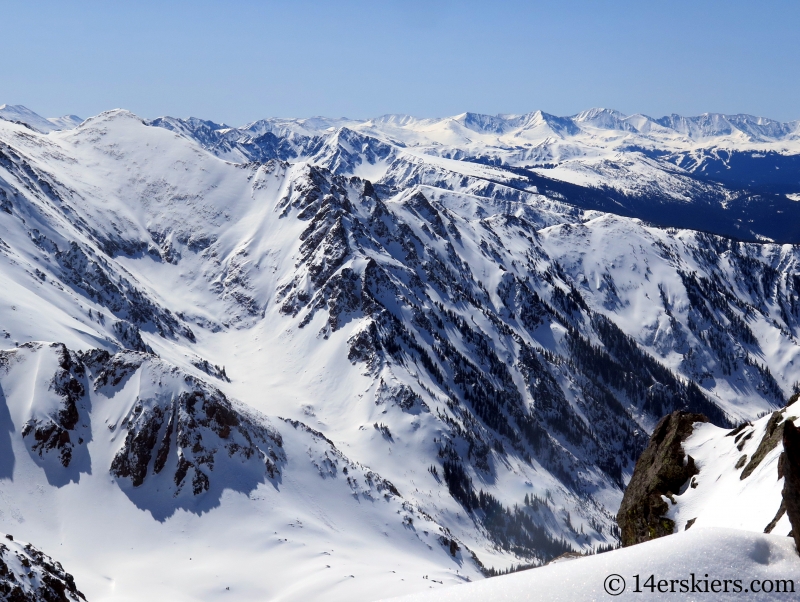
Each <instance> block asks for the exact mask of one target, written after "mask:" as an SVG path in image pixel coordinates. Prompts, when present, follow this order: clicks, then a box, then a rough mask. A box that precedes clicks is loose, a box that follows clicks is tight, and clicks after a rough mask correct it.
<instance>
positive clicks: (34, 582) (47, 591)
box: [0, 535, 86, 602]
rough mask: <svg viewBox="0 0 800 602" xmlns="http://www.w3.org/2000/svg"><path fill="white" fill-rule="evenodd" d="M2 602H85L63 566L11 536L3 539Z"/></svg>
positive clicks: (0, 556) (0, 538) (0, 566)
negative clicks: (3, 601)
mask: <svg viewBox="0 0 800 602" xmlns="http://www.w3.org/2000/svg"><path fill="white" fill-rule="evenodd" d="M0 599H2V600H5V601H6V602H81V601H83V602H85V601H86V598H85V597H84V595H83V594H82V593H81V592H80V591H78V589H77V587H76V585H75V579H74V578H73V576H72V575H70V574H69V573H67V572H66V571H65V570H64V568H63V567H62V566H61V564H60V563H59V562H57V561H55V560H53V559H52V558H50V556H48V555H47V554H44V553H43V552H41V551H39V550H37V549H36V548H34V547H33V546H32V545H31V544H22V543H20V542H17V541H15V540H14V537H13V536H11V535H0Z"/></svg>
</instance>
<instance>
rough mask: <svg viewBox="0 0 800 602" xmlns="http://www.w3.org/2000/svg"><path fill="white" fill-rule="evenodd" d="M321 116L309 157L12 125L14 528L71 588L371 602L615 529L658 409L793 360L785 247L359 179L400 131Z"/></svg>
mask: <svg viewBox="0 0 800 602" xmlns="http://www.w3.org/2000/svg"><path fill="white" fill-rule="evenodd" d="M465 119H466V118H465ZM470 119H471V118H470ZM586 119H590V117H587V118H586ZM386 121H387V123H388V122H392V119H388V118H387V120H386ZM397 121H403V120H397ZM462 121H463V120H462ZM500 121H502V120H500ZM203 123H205V125H204V126H203ZM203 123H200V122H192V123H191V124H188V125H191V126H192V128H193V129H192V131H199V128H201V126H202V127H206V128H207V133H208V135H209V136H216V135H217V134H214V132H217V130H215V129H213V127H212V125H209V123H208V122H203ZM326 123H327V122H326ZM337 123H338V122H330V123H329V124H328V125H327V126H326V127H334V126H336V124H337ZM459 123H461V122H458V121H454V122H453V126H452V127H453V128H455V129H456V130H457V128H458V127H465V126H461V125H458V124H459ZM465 123H467V124H468V125H469V124H472V121H470V120H469V119H466V121H465ZM492 123H493V122H491V121H486V123H484V125H482V126H481V127H482V128H484V129H489V128H491V127H494V128H495V129H497V128H500V129H502V127H505V126H503V124H502V123H500V122H497V123H494V125H492ZM570 123H573V125H574V126H575V127H578V126H576V125H575V122H573V121H570ZM180 124H182V125H183V126H186V127H188V125H187V123H186V122H180ZM159 125H165V124H164V123H160V124H159ZM173 125H174V123H173ZM322 125H324V123H318V122H317V121H311V122H303V123H301V124H292V123H289V122H286V123H284V124H283V125H281V127H283V128H284V130H281V138H278V136H277V134H275V133H273V132H271V130H268V129H267V127H266V126H265V125H263V124H262V125H255V124H254V125H253V126H252V128H253V131H254V136H256V137H257V136H268V135H272V136H274V139H272V142H275V144H276V145H278V147H280V148H283V149H288V150H286V152H287V153H289V152H290V151H291V152H294V149H296V148H299V146H295V144H297V145H300V144H306V143H309V142H308V140H311V139H312V138H313V136H312V137H309V136H308V132H310V131H312V130H314V129H315V128H321V127H322ZM301 126H302V127H301ZM276 127H277V126H276ZM337 127H338V126H337ZM393 127H394V126H393ZM397 127H400V126H397ZM419 127H423V126H422V125H419ZM424 127H427V126H424ZM470 127H477V126H475V125H470ZM547 127H552V128H562V129H563V130H564V131H569V130H570V126H569V125H568V124H567V123H566V122H563V123H562V122H558V121H552V123H551V124H550V125H548V126H547ZM259 128H261V129H260V130H259ZM334 129H335V128H334ZM454 131H455V130H454ZM337 132H338V133H337V134H336V137H335V138H331V139H330V140H328V141H323V142H324V143H321V144H320V145H319V146H318V147H317V148H316V150H314V152H315V153H322V154H324V155H325V156H326V157H329V161H330V166H328V167H325V166H322V165H320V164H319V163H318V162H317V161H314V160H307V158H305V157H306V156H305V154H299V153H298V154H295V155H294V156H292V157H290V156H288V155H287V156H286V157H285V158H288V159H292V160H291V161H284V160H283V159H276V158H271V159H269V158H267V157H262V158H263V159H267V160H265V161H263V162H262V161H261V160H260V159H259V160H258V161H255V162H246V163H243V162H241V160H242V159H243V157H238V158H237V156H234V154H235V152H238V150H237V149H239V148H240V147H239V146H237V145H236V144H232V145H231V146H230V149H232V150H230V152H231V153H233V154H231V155H230V156H229V158H230V159H235V161H228V160H224V159H222V158H220V156H218V155H220V154H222V153H221V152H217V151H214V152H209V150H208V147H209V142H208V141H202V140H198V139H195V138H194V137H192V136H188V135H187V133H186V132H185V131H179V130H178V128H177V126H175V127H172V128H168V127H155V126H154V125H153V124H148V123H147V122H145V121H143V120H142V119H140V118H138V117H137V116H135V115H132V114H131V113H128V112H126V111H110V112H107V113H104V114H101V115H99V116H96V117H93V118H91V119H88V120H86V121H85V122H83V123H81V124H80V125H79V126H78V127H76V128H74V129H70V130H64V131H53V132H50V133H49V134H43V133H38V132H36V131H33V130H31V129H30V128H28V127H26V126H24V125H21V124H18V123H13V122H10V121H0V209H2V211H0V241H2V242H0V275H1V276H2V282H3V286H2V287H0V316H2V329H3V330H2V333H0V336H2V337H3V338H0V344H2V348H3V349H4V350H5V351H4V354H3V358H5V359H4V365H3V368H2V370H0V372H1V373H0V387H1V390H2V397H1V398H0V485H1V488H0V511H2V515H0V529H5V530H6V531H8V532H12V533H14V534H15V535H19V536H20V537H21V538H23V539H25V540H29V541H32V542H34V543H36V545H40V546H41V547H42V548H43V549H47V550H53V551H54V553H55V550H57V551H58V554H57V556H58V560H60V561H61V562H63V563H65V565H67V566H69V567H70V570H72V571H73V572H74V574H75V575H76V579H77V580H78V581H79V583H80V584H81V587H82V588H83V589H82V591H84V593H86V594H87V597H88V598H90V599H141V598H146V597H154V598H165V599H167V598H168V599H186V600H197V599H208V598H212V597H215V596H216V595H229V594H230V595H233V594H235V596H236V597H238V598H239V599H253V598H258V597H263V598H277V597H282V598H284V599H313V598H314V597H317V596H320V595H322V593H323V592H324V593H325V595H326V596H327V597H328V598H329V599H348V600H353V599H363V600H369V599H375V598H377V597H380V596H385V595H390V594H391V595H395V594H402V593H406V592H413V591H416V590H418V589H420V588H424V587H426V586H427V585H428V584H429V583H428V582H425V581H423V580H422V576H423V575H428V576H431V577H435V578H436V579H437V580H438V581H442V582H444V583H456V582H458V581H461V580H465V579H472V580H474V579H478V578H480V577H481V576H482V574H484V573H485V572H489V570H488V569H491V568H494V569H497V570H500V569H507V568H509V567H510V566H512V565H517V564H520V563H526V564H540V563H542V562H544V561H547V560H549V559H551V558H553V557H554V556H557V555H559V554H561V553H562V552H565V551H568V550H580V551H591V550H599V549H605V548H608V547H612V546H614V545H616V543H617V534H616V525H615V522H614V518H613V517H614V514H615V513H616V510H617V508H618V506H619V502H620V499H621V495H622V487H623V484H624V482H625V481H626V480H627V478H628V477H629V476H630V473H631V471H632V468H633V463H634V462H635V460H636V458H637V457H638V454H639V453H640V451H641V450H642V448H643V446H644V445H645V443H646V441H647V434H648V432H649V431H650V430H651V429H652V428H653V426H654V425H655V423H656V421H657V420H658V419H659V418H660V417H661V416H662V415H664V414H665V413H669V412H671V411H672V410H674V409H678V408H688V409H691V410H693V411H700V412H704V413H706V414H707V415H709V416H710V417H711V418H712V420H713V421H714V422H716V423H717V424H720V425H726V424H727V425H729V426H733V424H734V423H737V422H739V421H741V420H750V419H753V418H755V416H756V415H757V414H759V413H761V412H764V411H772V410H774V409H777V408H778V407H781V406H782V405H784V404H785V402H786V396H787V395H788V394H789V393H790V391H791V390H792V385H793V384H794V383H795V382H796V381H797V380H800V377H798V373H797V371H796V370H795V368H794V365H795V359H796V357H797V355H798V352H800V347H799V346H798V343H797V340H796V336H797V332H798V326H800V325H799V323H798V320H800V280H798V278H797V276H796V273H797V262H798V259H800V249H798V248H797V247H795V246H792V245H776V244H748V243H740V242H736V241H732V240H730V239H725V238H722V237H719V236H714V235H711V234H704V233H698V232H695V231H688V230H674V229H660V228H657V227H654V226H651V225H647V224H645V223H643V222H641V221H639V220H636V219H631V218H628V217H620V216H617V215H613V214H611V213H603V212H598V211H588V210H583V209H581V208H580V207H576V204H574V203H570V201H571V200H574V198H572V197H569V198H568V196H567V195H566V194H565V192H569V191H570V190H574V189H567V188H561V189H559V190H560V191H561V192H559V191H558V190H555V189H554V188H552V186H550V184H548V186H550V187H549V188H548V187H544V186H543V187H542V188H541V189H537V190H535V191H533V190H520V188H519V187H516V186H517V184H516V183H515V182H517V183H518V181H517V180H515V178H516V176H515V174H514V173H513V172H510V171H508V170H505V171H502V170H498V169H497V168H496V167H493V166H490V165H484V164H480V163H474V162H466V161H459V160H456V159H453V158H447V157H441V156H432V155H425V156H422V155H417V156H416V157H415V158H413V161H412V160H411V159H409V160H408V161H407V162H406V163H403V164H400V163H397V162H394V163H392V167H391V169H389V168H387V172H386V173H387V174H391V178H393V180H392V182H393V183H392V184H391V185H390V184H388V183H387V182H388V180H386V179H384V183H383V184H379V185H373V183H372V182H371V181H370V180H369V179H365V178H362V177H359V176H353V175H349V174H348V173H347V169H350V168H345V167H343V166H345V165H356V164H358V166H361V168H364V169H366V166H367V165H368V166H370V169H372V168H373V167H375V166H376V165H379V164H381V162H382V161H384V162H388V161H390V160H391V157H392V156H393V153H397V152H399V151H397V149H398V148H402V147H401V146H399V145H397V144H394V143H390V142H380V144H376V145H374V146H370V147H369V148H364V147H359V146H357V141H358V137H357V136H355V134H354V133H353V132H355V130H353V129H348V131H345V130H342V129H341V128H339V130H337ZM303 137H306V138H307V140H306V138H303ZM265 140H266V138H265ZM304 140H305V141H304ZM332 140H335V141H336V143H335V144H333V143H331V144H327V142H331V141H332ZM237 144H238V143H237ZM309 144H310V143H309ZM315 144H316V143H315ZM281 145H283V146H281ZM381 145H384V146H381ZM309 148H310V147H309ZM226 152H227V151H226ZM281 152H283V151H281ZM309 152H310V151H309ZM403 152H405V151H403ZM303 153H306V150H304V151H303ZM320 156H322V155H320ZM359 161H360V163H359ZM454 164H458V168H459V169H460V170H461V172H458V171H456V170H453V169H451V167H452V165H454ZM525 177H528V176H525ZM553 181H554V180H553ZM553 181H550V182H553ZM67 358H68V359H67ZM301 525H302V526H301ZM108 533H114V536H113V537H109V536H108V535H107V534H108ZM287 540H288V541H287ZM121 542H123V543H121ZM62 544H63V545H62ZM190 559H191V560H190ZM264 566H274V567H277V568H276V569H275V571H265V570H264V568H263V567H264ZM328 566H330V568H328ZM393 571H394V572H393ZM142 575H145V576H146V577H144V578H143V577H142ZM351 575H352V576H351ZM227 587H230V588H231V589H230V590H227V589H226V588H227ZM237 592H238V593H237Z"/></svg>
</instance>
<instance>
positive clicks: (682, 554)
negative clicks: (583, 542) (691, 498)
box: [396, 528, 800, 602]
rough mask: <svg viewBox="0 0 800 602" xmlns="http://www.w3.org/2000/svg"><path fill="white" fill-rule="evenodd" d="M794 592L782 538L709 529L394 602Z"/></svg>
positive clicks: (795, 568)
mask: <svg viewBox="0 0 800 602" xmlns="http://www.w3.org/2000/svg"><path fill="white" fill-rule="evenodd" d="M637 575H638V576H639V581H638V584H639V585H638V591H637V580H636V576H637ZM651 576H652V577H653V579H652V580H650V577H651ZM623 580H624V585H623ZM433 585H434V586H435V585H436V584H433ZM623 587H624V589H623ZM799 590H800V562H798V559H797V551H796V550H795V549H794V543H793V542H792V540H791V539H790V538H788V537H779V536H777V535H763V534H756V533H748V532H746V531H738V530H734V529H721V528H714V529H693V530H692V531H688V532H686V533H680V534H677V535H673V536H671V537H665V538H661V539H656V540H653V541H650V542H647V543H642V544H639V545H637V546H634V547H631V548H623V549H621V550H614V551H612V552H608V553H606V554H600V555H597V556H589V557H586V558H577V559H573V560H566V561H563V562H555V563H553V564H551V565H548V566H545V567H542V568H537V569H532V570H529V571H523V572H521V573H515V574H512V575H504V576H502V577H495V578H493V579H488V580H486V581H483V582H481V583H471V584H468V585H459V586H457V587H448V588H441V589H439V588H436V589H435V591H431V592H425V593H419V594H414V595H411V596H406V597H403V598H397V599H396V600H397V602H400V601H403V602H427V601H433V600H436V601H437V602H483V601H484V600H507V601H508V602H539V601H542V602H562V601H563V602H583V601H587V602H588V601H594V600H607V599H615V600H641V599H645V600H664V599H668V600H733V599H735V600H790V599H794V598H795V597H796V596H797V594H796V593H794V594H793V593H791V592H797V591H799ZM610 594H611V595H610ZM612 596H613V597H612Z"/></svg>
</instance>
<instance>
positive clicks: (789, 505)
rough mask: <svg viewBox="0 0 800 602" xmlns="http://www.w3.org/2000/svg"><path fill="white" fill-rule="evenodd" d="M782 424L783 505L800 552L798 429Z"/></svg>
mask: <svg viewBox="0 0 800 602" xmlns="http://www.w3.org/2000/svg"><path fill="white" fill-rule="evenodd" d="M783 424H784V427H783V450H784V454H785V456H784V461H783V464H782V466H783V475H784V480H783V503H784V504H785V506H786V514H788V515H789V522H790V523H791V525H792V535H793V537H794V543H795V546H796V547H797V550H798V552H800V429H798V428H797V427H796V426H795V425H794V423H793V422H791V421H788V420H787V421H786V422H784V423H783Z"/></svg>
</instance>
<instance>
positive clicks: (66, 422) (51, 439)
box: [22, 343, 88, 467]
mask: <svg viewBox="0 0 800 602" xmlns="http://www.w3.org/2000/svg"><path fill="white" fill-rule="evenodd" d="M50 346H51V347H53V348H55V350H56V356H57V358H58V368H57V369H56V372H55V374H54V375H53V378H52V380H51V381H50V390H51V391H53V392H55V393H56V394H57V395H58V396H59V397H60V398H61V399H62V401H61V403H60V404H59V406H58V409H57V410H55V411H53V412H50V413H49V415H48V416H47V417H44V418H42V417H37V418H31V419H30V420H28V421H27V422H26V423H25V426H24V427H23V428H22V436H23V437H24V438H25V439H27V440H28V443H29V445H30V448H31V451H32V452H33V453H35V454H38V456H39V457H40V458H44V456H45V455H46V454H49V453H52V454H55V455H57V456H58V459H59V461H60V462H61V464H62V465H63V466H64V467H67V466H69V465H70V462H71V461H72V457H73V451H74V449H75V446H76V445H83V443H84V437H82V436H80V435H79V434H78V431H81V433H80V434H83V435H85V436H86V437H88V430H87V429H86V428H85V427H83V428H79V420H80V417H81V414H82V413H85V409H84V408H82V407H81V406H82V401H83V399H84V396H85V394H86V390H85V387H84V385H83V381H84V379H85V374H86V371H85V368H84V366H83V364H82V363H81V361H80V359H78V358H77V357H73V355H72V354H70V352H69V350H68V349H67V347H66V346H65V345H64V344H63V343H53V344H51V345H50ZM84 431H85V432H84Z"/></svg>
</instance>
